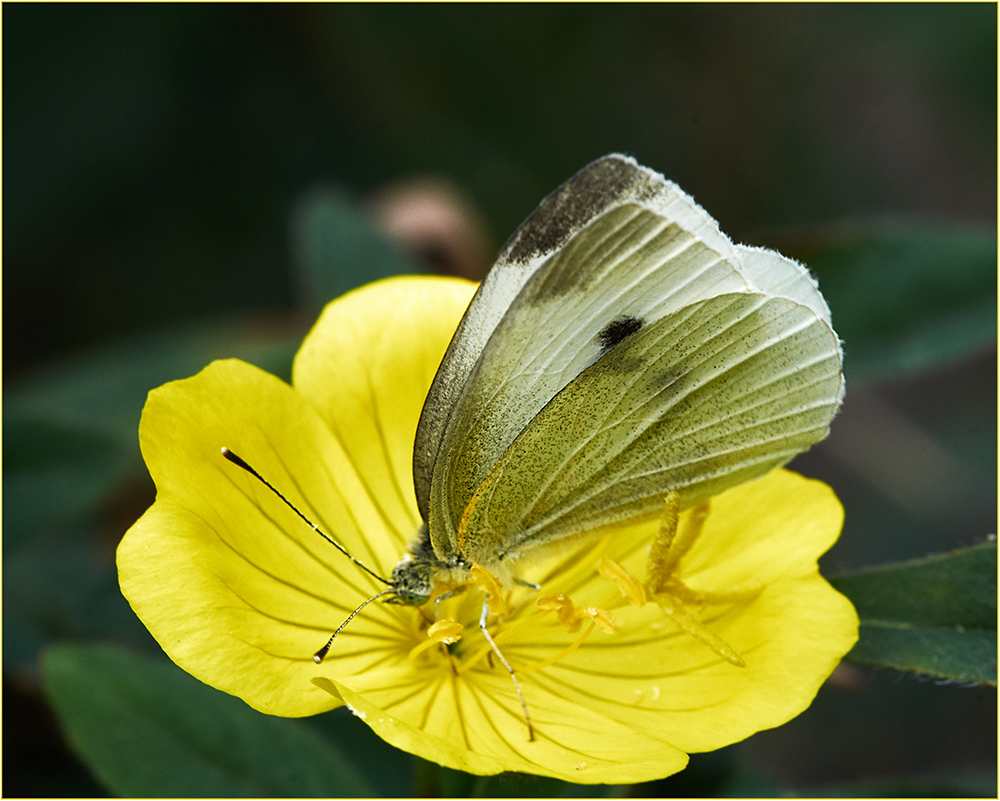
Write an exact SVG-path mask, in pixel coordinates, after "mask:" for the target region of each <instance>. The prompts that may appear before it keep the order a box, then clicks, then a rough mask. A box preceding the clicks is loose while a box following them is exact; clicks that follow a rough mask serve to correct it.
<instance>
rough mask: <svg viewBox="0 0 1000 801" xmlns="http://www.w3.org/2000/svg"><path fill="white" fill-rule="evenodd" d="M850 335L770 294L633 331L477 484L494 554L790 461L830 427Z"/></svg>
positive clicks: (484, 556) (477, 513)
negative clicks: (843, 336)
mask: <svg viewBox="0 0 1000 801" xmlns="http://www.w3.org/2000/svg"><path fill="white" fill-rule="evenodd" d="M841 390H842V381H841V373H840V348H839V343H838V341H837V338H836V336H835V335H834V333H833V331H832V330H831V329H830V328H829V326H827V325H826V323H825V321H823V320H822V319H820V318H819V317H818V316H817V315H816V314H815V313H814V311H813V310H811V309H809V308H808V307H804V306H802V305H800V304H797V303H795V302H793V301H789V300H787V299H783V298H768V297H767V296H764V295H759V294H733V295H723V296H720V297H717V298H713V299H710V300H706V301H701V302H699V303H696V304H693V305H691V306H689V307H687V308H685V309H683V310H681V311H679V312H676V313H674V314H671V315H669V316H667V317H665V318H663V319H661V320H659V321H657V322H655V323H652V324H651V325H649V326H648V327H645V328H643V329H642V330H641V331H639V332H637V333H635V334H634V335H633V336H631V337H629V338H628V339H627V340H626V341H624V342H622V343H621V344H620V345H619V346H618V347H617V348H615V349H614V350H613V351H611V352H609V353H608V354H607V355H605V356H604V357H603V358H602V359H600V360H599V361H598V362H597V363H595V364H594V365H593V366H592V367H591V368H589V369H588V370H587V371H585V372H584V373H583V374H581V375H580V376H579V377H578V378H577V379H576V380H574V381H573V382H571V383H570V384H569V385H568V386H567V387H566V388H565V389H563V390H562V391H561V392H560V393H558V394H557V395H556V396H555V397H554V398H553V399H552V401H551V402H550V403H549V404H548V405H547V406H546V407H545V409H544V410H542V411H541V412H540V413H539V414H538V415H536V417H535V418H534V419H533V420H532V421H531V423H530V424H529V425H528V426H527V427H526V429H525V430H524V432H523V433H522V434H521V435H520V436H519V437H518V438H517V439H516V441H515V442H514V443H513V445H512V446H511V447H510V448H508V449H507V451H506V452H505V453H504V454H503V456H502V457H501V458H500V459H499V460H498V462H497V464H496V466H495V467H494V468H493V470H492V471H491V472H490V474H489V476H488V477H487V479H486V480H485V481H484V482H483V484H482V486H481V487H480V488H479V490H478V492H477V493H476V495H475V498H474V501H473V503H472V504H471V507H470V513H469V514H468V515H467V519H466V520H465V529H464V530H463V532H462V533H461V535H460V539H461V542H462V549H463V551H464V552H465V553H466V554H467V555H468V556H469V558H472V559H474V560H476V561H484V562H488V560H489V558H490V555H491V553H493V551H496V549H495V546H493V545H488V546H487V547H488V548H489V549H491V550H490V551H489V552H486V551H484V552H479V551H478V550H477V544H478V543H479V542H481V541H482V542H484V543H485V542H486V540H484V539H483V538H482V537H481V536H480V534H479V532H483V531H488V532H490V539H492V540H493V541H494V542H503V543H505V547H504V548H503V549H502V550H500V551H497V552H495V553H493V556H492V558H493V560H494V561H495V560H496V559H498V558H502V557H509V558H515V557H517V556H519V555H521V554H523V553H524V552H527V551H530V550H531V549H533V548H537V547H538V546H541V545H546V544H550V543H552V542H554V541H561V540H563V539H565V538H567V537H571V536H574V535H577V534H582V533H586V532H587V531H590V530H593V529H596V528H599V527H601V526H605V525H608V524H611V523H614V522H618V521H623V520H630V519H638V518H641V517H643V516H647V515H652V514H656V513H658V512H659V511H660V509H661V508H662V503H663V496H664V494H665V493H666V492H667V491H668V490H670V489H676V490H678V491H679V492H680V493H681V498H682V504H683V505H684V506H690V505H692V504H694V503H697V502H699V501H700V500H702V499H704V498H706V497H709V496H711V495H715V494H717V493H719V492H721V491H723V490H724V489H726V488H728V487H730V486H733V485H735V484H738V483H742V482H743V481H746V480H748V479H751V478H755V477H757V476H760V475H763V474H764V473H765V472H767V471H768V470H770V469H772V468H774V467H776V466H779V465H781V464H783V463H785V462H786V461H788V460H789V459H790V458H791V457H792V456H794V455H795V454H796V453H799V452H801V451H803V450H805V449H806V448H808V447H809V446H810V445H811V444H813V443H815V442H817V441H818V440H820V439H822V438H823V437H824V436H826V433H827V430H828V427H829V423H830V420H831V419H832V417H833V414H834V412H835V411H836V408H837V405H838V404H839V400H840V397H841V394H842V393H841Z"/></svg>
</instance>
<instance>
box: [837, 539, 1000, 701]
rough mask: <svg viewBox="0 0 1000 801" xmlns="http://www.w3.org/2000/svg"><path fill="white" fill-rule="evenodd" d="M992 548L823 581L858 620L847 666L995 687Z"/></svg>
mask: <svg viewBox="0 0 1000 801" xmlns="http://www.w3.org/2000/svg"><path fill="white" fill-rule="evenodd" d="M996 571H997V548H996V543H995V542H986V543H982V544H980V545H973V546H971V547H969V548H960V549H958V550H955V551H952V552H950V553H947V554H941V555H938V556H932V557H928V558H926V559H915V560H913V561H909V562H900V563H897V564H891V565H885V566H882V567H878V568H874V569H870V570H865V571H861V572H858V573H854V574H850V575H844V576H840V577H837V578H833V579H831V580H830V581H831V583H832V584H833V586H834V587H836V588H837V589H838V590H840V591H841V592H842V593H844V594H845V595H846V596H847V597H848V598H850V599H851V602H852V603H853V604H854V606H855V608H856V609H857V610H858V616H859V617H860V618H861V632H860V639H859V640H858V643H857V645H855V646H854V649H853V650H852V651H851V652H850V654H848V656H847V658H848V659H849V660H851V661H853V662H861V663H864V664H870V665H879V666H883V667H892V668H898V669H900V670H909V671H914V672H916V673H923V674H926V675H929V676H935V677H938V678H942V679H949V680H955V681H964V682H975V683H978V684H989V685H993V686H996V681H997V581H996Z"/></svg>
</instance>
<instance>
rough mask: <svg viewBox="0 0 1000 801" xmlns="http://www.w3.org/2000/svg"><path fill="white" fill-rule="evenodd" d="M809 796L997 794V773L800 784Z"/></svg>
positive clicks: (799, 790) (963, 773)
mask: <svg viewBox="0 0 1000 801" xmlns="http://www.w3.org/2000/svg"><path fill="white" fill-rule="evenodd" d="M797 790H798V794H800V795H801V796H802V797H808V798H994V797H996V793H997V775H996V773H995V772H993V773H990V772H988V771H984V770H965V771H962V770H952V771H948V772H941V773H933V774H928V775H922V776H899V777H895V778H882V779H874V778H873V779H864V780H861V781H854V782H841V783H837V784H826V785H820V786H818V787H809V788H797Z"/></svg>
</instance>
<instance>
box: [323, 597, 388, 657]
mask: <svg viewBox="0 0 1000 801" xmlns="http://www.w3.org/2000/svg"><path fill="white" fill-rule="evenodd" d="M395 592H396V591H395V590H391V589H390V590H382V592H377V593H375V594H374V595H373V596H372V597H371V598H369V599H368V600H366V601H364V602H362V604H361V606H359V607H358V608H357V609H355V610H354V611H353V612H351V614H349V615H348V616H347V620H345V621H344V622H343V623H341V624H340V625H339V626H338V627H337V630H336V631H335V632H333V634H331V635H330V639H329V640H327V641H326V645H324V646H323V647H322V648H320V649H319V650H318V651H317V652H316V653H315V654H313V662H315V663H316V664H317V665H318V664H319V663H320V662H322V661H323V659H324V658H325V657H326V655H327V652H328V651H329V650H330V646H331V645H333V641H334V640H335V639H337V635H338V634H340V632H342V631H343V630H344V629H345V628H347V624H348V623H350V622H351V621H352V620H354V616H355V615H356V614H357V613H358V612H360V611H361V610H362V609H364V608H365V607H366V606H368V604H370V603H371V602H372V601H374V600H375V599H376V598H381V597H382V596H383V595H393V594H395Z"/></svg>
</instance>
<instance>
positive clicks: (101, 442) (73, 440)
mask: <svg viewBox="0 0 1000 801" xmlns="http://www.w3.org/2000/svg"><path fill="white" fill-rule="evenodd" d="M3 430H4V444H3V456H4V482H3V508H4V534H5V537H4V547H5V550H6V552H7V553H8V554H10V553H11V552H12V551H14V550H16V549H17V548H18V547H20V546H21V545H22V544H23V543H25V542H26V541H27V540H29V539H30V538H32V537H34V536H36V535H38V534H41V533H44V532H48V531H50V530H52V529H53V528H55V527H57V526H58V525H60V524H61V523H64V522H67V521H70V520H73V519H74V518H76V517H78V516H80V515H82V514H84V513H87V512H89V511H91V510H92V509H93V508H94V506H95V505H96V504H97V503H99V502H100V500H101V499H102V498H103V497H105V496H106V495H107V494H108V492H109V491H110V489H111V488H112V487H114V486H115V485H116V484H117V483H118V482H119V481H121V479H122V477H123V476H124V475H125V473H126V472H127V471H128V468H129V466H130V464H131V461H132V460H131V459H129V456H128V454H127V453H126V452H125V451H124V450H123V449H122V448H121V447H120V445H119V443H118V442H116V441H115V440H114V439H113V438H111V437H110V436H109V435H108V434H107V433H105V432H101V431H94V430H82V429H80V428H78V427H76V426H72V425H67V424H65V423H63V422H60V421H58V420H46V419H38V418H36V417H35V416H34V414H33V413H32V412H31V411H29V410H27V409H22V410H20V411H11V412H9V413H6V414H5V415H4V422H3Z"/></svg>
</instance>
